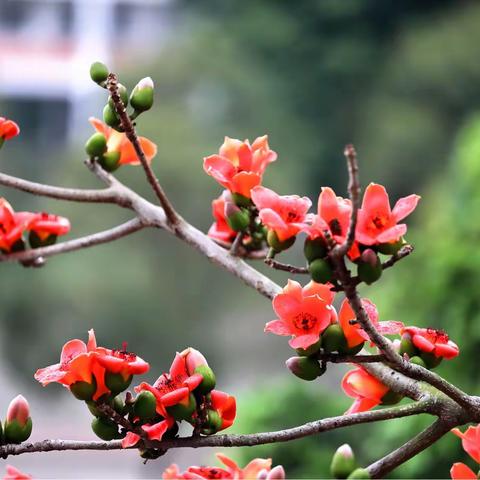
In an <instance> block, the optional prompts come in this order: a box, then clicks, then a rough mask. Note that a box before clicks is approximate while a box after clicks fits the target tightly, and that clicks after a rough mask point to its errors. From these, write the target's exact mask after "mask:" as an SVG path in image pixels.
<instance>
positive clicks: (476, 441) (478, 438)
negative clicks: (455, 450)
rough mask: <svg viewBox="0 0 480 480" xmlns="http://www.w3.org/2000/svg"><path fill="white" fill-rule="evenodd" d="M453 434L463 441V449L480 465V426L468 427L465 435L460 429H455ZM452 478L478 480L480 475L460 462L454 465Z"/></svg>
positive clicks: (451, 470) (454, 479)
mask: <svg viewBox="0 0 480 480" xmlns="http://www.w3.org/2000/svg"><path fill="white" fill-rule="evenodd" d="M452 433H454V434H455V435H457V437H460V438H461V439H462V447H463V449H464V450H465V451H466V452H467V453H468V454H469V455H470V457H472V458H473V460H475V462H477V463H478V464H480V425H476V426H475V427H468V428H467V430H466V432H465V433H462V432H461V431H460V429H458V428H454V429H453V430H452ZM477 468H478V467H477ZM479 473H480V472H479ZM450 476H451V477H452V479H453V480H470V479H472V480H474V479H475V480H476V479H477V478H478V476H479V475H478V474H477V473H474V472H473V470H471V469H470V467H468V466H467V465H465V464H464V463H461V462H458V463H454V464H453V465H452V468H451V469H450Z"/></svg>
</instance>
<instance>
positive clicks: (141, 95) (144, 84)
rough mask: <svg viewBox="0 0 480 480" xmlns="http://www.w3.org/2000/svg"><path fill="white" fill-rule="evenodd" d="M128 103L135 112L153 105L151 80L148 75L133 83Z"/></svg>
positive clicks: (142, 110)
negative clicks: (135, 83)
mask: <svg viewBox="0 0 480 480" xmlns="http://www.w3.org/2000/svg"><path fill="white" fill-rule="evenodd" d="M130 105H131V106H132V107H133V108H134V109H135V110H136V111H137V112H145V111H146V110H150V108H152V105H153V80H152V79H151V78H150V77H146V78H142V80H140V81H139V82H138V83H137V85H135V87H134V89H133V91H132V94H131V95H130Z"/></svg>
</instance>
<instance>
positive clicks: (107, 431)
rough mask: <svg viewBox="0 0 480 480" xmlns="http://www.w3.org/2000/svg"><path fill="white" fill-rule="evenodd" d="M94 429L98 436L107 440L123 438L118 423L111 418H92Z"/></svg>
mask: <svg viewBox="0 0 480 480" xmlns="http://www.w3.org/2000/svg"><path fill="white" fill-rule="evenodd" d="M92 430H93V433H95V435H96V436H97V437H99V438H101V439H102V440H105V441H110V440H115V439H116V438H121V435H120V433H119V431H118V425H117V424H116V423H115V422H114V421H112V420H110V419H109V418H104V417H95V418H94V419H93V420H92Z"/></svg>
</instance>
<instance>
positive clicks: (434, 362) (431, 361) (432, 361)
mask: <svg viewBox="0 0 480 480" xmlns="http://www.w3.org/2000/svg"><path fill="white" fill-rule="evenodd" d="M420 358H421V359H422V360H423V361H424V362H425V365H426V368H428V369H429V370H430V369H432V368H435V367H438V365H440V363H441V362H442V360H443V359H442V357H436V356H435V355H434V354H433V353H428V352H421V353H420Z"/></svg>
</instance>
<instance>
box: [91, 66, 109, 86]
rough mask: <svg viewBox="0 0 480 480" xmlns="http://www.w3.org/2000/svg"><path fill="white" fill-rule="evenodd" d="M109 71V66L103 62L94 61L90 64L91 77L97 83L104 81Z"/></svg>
mask: <svg viewBox="0 0 480 480" xmlns="http://www.w3.org/2000/svg"><path fill="white" fill-rule="evenodd" d="M108 74H109V71H108V68H107V66H106V65H105V64H104V63H102V62H95V63H92V65H91V66H90V78H91V79H92V80H93V81H94V82H95V83H102V82H104V81H105V80H106V79H107V77H108Z"/></svg>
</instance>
